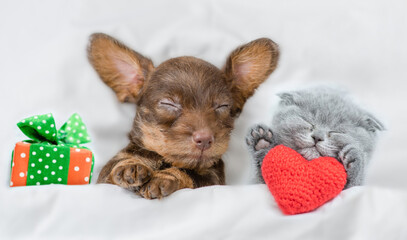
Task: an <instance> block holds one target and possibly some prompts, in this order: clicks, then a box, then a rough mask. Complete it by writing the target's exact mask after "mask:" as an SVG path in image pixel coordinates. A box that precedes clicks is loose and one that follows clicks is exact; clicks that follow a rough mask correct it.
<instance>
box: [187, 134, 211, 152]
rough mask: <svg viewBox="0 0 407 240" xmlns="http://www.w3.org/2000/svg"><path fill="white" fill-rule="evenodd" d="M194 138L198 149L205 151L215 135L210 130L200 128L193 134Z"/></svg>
mask: <svg viewBox="0 0 407 240" xmlns="http://www.w3.org/2000/svg"><path fill="white" fill-rule="evenodd" d="M192 140H193V141H194V143H195V146H196V147H197V148H198V149H200V150H202V151H204V150H206V149H208V148H210V147H211V145H212V143H213V141H214V137H213V134H212V133H211V132H210V131H207V130H200V131H196V132H194V133H193V134H192Z"/></svg>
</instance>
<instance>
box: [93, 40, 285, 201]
mask: <svg viewBox="0 0 407 240" xmlns="http://www.w3.org/2000/svg"><path fill="white" fill-rule="evenodd" d="M88 57H89V60H90V62H91V64H92V65H93V67H94V68H95V70H96V71H97V73H98V74H99V76H100V77H101V79H102V80H103V81H104V82H105V83H106V84H107V85H108V86H109V87H111V88H112V89H113V90H114V91H115V93H116V95H117V97H118V99H119V100H120V101H122V102H134V103H136V105H137V114H136V117H135V119H134V123H133V128H132V130H131V131H130V134H129V138H130V143H129V145H128V146H127V147H126V148H124V149H123V150H122V151H120V152H119V153H118V154H117V155H116V156H115V157H113V159H111V160H110V161H109V162H108V163H107V164H106V165H105V166H104V168H103V169H102V171H101V173H100V175H99V179H98V183H110V184H116V185H118V186H121V187H123V188H126V189H129V190H131V191H134V192H135V193H137V194H139V195H141V196H143V197H145V198H149V199H152V198H162V197H165V196H168V195H169V194H171V193H173V192H174V191H176V190H179V189H182V188H197V187H203V186H208V185H214V184H224V183H225V178H224V165H223V161H222V160H221V156H222V155H223V153H225V151H226V149H227V147H228V142H229V138H230V133H231V130H232V129H233V124H234V120H235V119H236V117H237V116H238V115H239V113H240V112H241V111H242V108H243V105H244V103H245V102H246V100H247V98H249V97H250V96H252V95H253V93H254V91H255V89H256V88H257V87H258V86H259V85H260V84H261V83H262V82H263V81H265V80H266V79H267V77H268V76H269V75H270V74H271V72H272V71H273V70H274V69H275V68H276V65H277V60H278V47H277V45H276V44H275V43H274V42H272V41H271V40H270V39H266V38H262V39H258V40H255V41H252V42H250V43H248V44H246V45H243V46H241V47H239V48H237V49H236V50H235V51H233V52H232V54H231V55H230V56H229V58H228V59H227V61H226V65H225V67H224V68H223V70H220V69H218V68H216V67H215V66H213V65H212V64H210V63H208V62H205V61H203V60H201V59H198V58H194V57H178V58H173V59H169V60H167V61H165V62H164V63H162V64H160V65H159V66H158V67H156V68H154V65H153V63H152V62H151V60H149V59H148V58H145V57H143V56H142V55H141V54H139V53H137V52H135V51H133V50H131V49H130V48H128V47H126V46H125V45H124V44H122V43H120V42H119V41H117V40H115V39H113V38H112V37H109V36H107V35H105V34H100V33H99V34H93V35H92V36H91V38H90V44H89V48H88ZM193 136H195V137H193ZM202 136H205V137H202ZM202 141H203V142H202ZM202 144H205V145H202ZM200 146H205V147H200Z"/></svg>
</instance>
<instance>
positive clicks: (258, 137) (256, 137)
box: [246, 125, 273, 152]
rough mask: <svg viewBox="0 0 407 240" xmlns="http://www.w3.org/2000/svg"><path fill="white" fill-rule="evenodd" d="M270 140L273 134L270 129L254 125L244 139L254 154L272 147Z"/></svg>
mask: <svg viewBox="0 0 407 240" xmlns="http://www.w3.org/2000/svg"><path fill="white" fill-rule="evenodd" d="M272 138H273V133H272V131H271V129H270V128H268V127H267V126H264V125H256V126H255V127H253V128H252V129H251V130H250V133H249V135H248V136H247V137H246V143H247V145H248V146H249V147H250V148H251V149H252V150H253V151H254V152H257V151H260V150H263V149H269V148H270V146H271V145H272V141H273V140H272Z"/></svg>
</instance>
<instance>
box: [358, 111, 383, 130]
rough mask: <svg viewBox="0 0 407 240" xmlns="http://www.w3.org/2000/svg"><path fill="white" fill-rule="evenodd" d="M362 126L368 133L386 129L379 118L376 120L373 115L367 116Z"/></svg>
mask: <svg viewBox="0 0 407 240" xmlns="http://www.w3.org/2000/svg"><path fill="white" fill-rule="evenodd" d="M362 124H363V126H364V127H365V128H366V129H367V130H368V131H371V132H376V131H383V130H385V129H386V128H385V127H384V125H383V123H381V122H380V121H379V120H378V119H377V118H375V117H374V116H372V115H371V114H367V116H366V118H365V119H364V120H363V123H362Z"/></svg>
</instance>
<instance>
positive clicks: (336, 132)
mask: <svg viewBox="0 0 407 240" xmlns="http://www.w3.org/2000/svg"><path fill="white" fill-rule="evenodd" d="M339 134H345V133H344V132H343V131H329V132H328V137H332V136H335V135H339Z"/></svg>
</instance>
